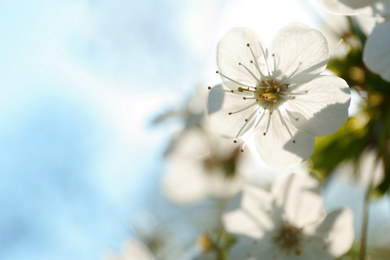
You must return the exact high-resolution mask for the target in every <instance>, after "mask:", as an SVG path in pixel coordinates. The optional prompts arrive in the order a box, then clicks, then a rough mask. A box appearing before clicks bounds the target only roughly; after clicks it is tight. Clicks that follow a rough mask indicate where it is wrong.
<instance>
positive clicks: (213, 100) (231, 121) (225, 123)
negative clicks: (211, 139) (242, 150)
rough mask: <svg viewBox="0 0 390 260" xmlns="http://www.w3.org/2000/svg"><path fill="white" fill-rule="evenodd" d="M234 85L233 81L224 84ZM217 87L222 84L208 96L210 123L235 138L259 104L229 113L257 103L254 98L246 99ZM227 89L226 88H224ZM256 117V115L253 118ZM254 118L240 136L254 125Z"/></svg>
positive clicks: (217, 129) (226, 135)
mask: <svg viewBox="0 0 390 260" xmlns="http://www.w3.org/2000/svg"><path fill="white" fill-rule="evenodd" d="M229 85H232V84H231V83H227V84H224V85H223V86H229ZM216 89H222V86H221V85H217V86H215V87H214V88H213V89H212V90H211V91H210V95H209V98H208V114H209V118H210V124H211V126H212V127H213V128H214V130H215V131H216V132H217V133H219V134H221V135H223V136H225V137H228V138H235V136H236V135H237V134H238V133H239V131H240V130H241V128H242V127H243V126H244V124H245V119H247V118H249V116H250V115H251V114H252V113H253V112H254V111H255V110H257V109H258V106H257V105H254V106H252V107H250V108H248V109H246V110H244V111H242V112H239V113H234V114H232V115H229V113H230V112H235V111H238V110H241V109H243V108H244V107H247V106H249V105H250V104H251V103H253V104H254V103H255V101H252V100H244V99H243V97H242V96H241V95H237V94H233V93H226V92H223V91H218V90H216ZM224 89H226V88H224ZM253 119H255V117H254V118H253ZM253 122H254V120H251V121H250V122H249V123H248V124H247V126H246V127H245V128H244V130H243V131H241V133H240V136H241V135H243V134H244V133H245V132H247V131H248V130H249V129H250V127H251V126H252V125H253Z"/></svg>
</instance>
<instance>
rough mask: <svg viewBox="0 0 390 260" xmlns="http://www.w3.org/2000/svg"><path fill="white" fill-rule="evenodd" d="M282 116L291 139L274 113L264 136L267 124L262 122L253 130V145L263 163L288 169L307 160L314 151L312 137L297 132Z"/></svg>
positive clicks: (287, 119) (286, 118) (285, 116)
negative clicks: (254, 132)
mask: <svg viewBox="0 0 390 260" xmlns="http://www.w3.org/2000/svg"><path fill="white" fill-rule="evenodd" d="M281 112H283V111H281ZM267 114H269V113H267ZM282 116H283V117H284V120H285V122H286V124H287V127H288V129H289V130H290V132H291V135H292V137H291V136H290V134H289V132H288V130H287V127H286V126H285V125H284V124H283V123H282V121H281V119H280V117H279V115H278V113H276V111H275V112H274V113H273V115H272V116H271V121H270V126H269V129H268V131H267V133H266V135H264V132H265V130H266V125H267V122H263V124H260V125H259V126H258V127H257V129H255V131H256V134H255V143H256V148H257V151H258V153H259V154H260V156H261V158H262V159H263V161H264V162H265V163H267V164H268V165H271V166H273V167H275V168H289V167H292V166H294V165H297V164H299V163H301V162H303V161H305V160H307V159H308V158H309V157H310V156H311V155H312V153H313V150H314V137H313V136H311V135H308V134H306V133H304V132H302V131H298V129H297V128H296V127H295V126H294V125H292V124H291V123H290V122H289V118H288V116H287V115H282ZM267 117H268V116H267V115H265V116H264V118H263V119H262V120H264V121H267V120H268V118H267ZM293 140H295V143H293Z"/></svg>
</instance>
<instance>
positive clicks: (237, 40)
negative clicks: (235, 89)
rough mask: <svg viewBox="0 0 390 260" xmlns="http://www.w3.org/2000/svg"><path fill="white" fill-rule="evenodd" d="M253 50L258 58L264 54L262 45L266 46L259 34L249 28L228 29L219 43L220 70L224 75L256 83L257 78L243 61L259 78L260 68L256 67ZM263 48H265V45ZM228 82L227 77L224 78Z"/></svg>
mask: <svg viewBox="0 0 390 260" xmlns="http://www.w3.org/2000/svg"><path fill="white" fill-rule="evenodd" d="M248 43H249V45H250V48H251V49H252V50H253V53H254V56H255V59H256V60H260V58H261V57H262V56H263V54H262V51H261V48H260V45H262V46H264V44H263V43H262V41H261V39H260V38H259V37H258V35H257V34H256V33H255V32H254V31H252V30H251V29H249V28H245V27H237V28H233V29H231V30H230V31H228V32H227V33H226V34H225V36H224V37H223V38H222V40H221V41H220V42H219V44H218V51H217V63H218V68H219V70H220V72H222V73H223V74H224V75H226V76H228V77H230V78H232V79H234V80H236V81H238V82H240V83H243V84H250V85H254V84H255V83H256V80H255V78H254V77H253V76H252V75H251V74H250V73H249V72H248V71H247V70H246V69H245V68H244V67H243V66H240V65H239V63H240V62H241V63H242V64H243V65H245V66H247V67H248V68H249V69H250V70H251V71H252V72H253V73H254V74H255V75H256V76H257V78H259V73H258V70H257V69H256V67H255V63H251V62H250V61H251V60H252V61H254V60H255V59H254V57H253V55H252V53H251V49H250V48H249V47H248V46H247V44H248ZM263 49H265V48H264V47H263ZM223 80H224V81H225V82H226V79H225V78H223Z"/></svg>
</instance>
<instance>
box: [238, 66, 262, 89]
mask: <svg viewBox="0 0 390 260" xmlns="http://www.w3.org/2000/svg"><path fill="white" fill-rule="evenodd" d="M238 65H240V66H243V67H244V69H246V71H248V72H249V73H250V74H251V75H252V77H253V78H254V79H255V80H256V81H257V82H258V83H259V84H260V83H261V81H260V79H258V78H257V77H256V75H255V74H253V72H252V71H250V69H248V68H247V66H245V65H244V64H242V63H241V62H239V63H238Z"/></svg>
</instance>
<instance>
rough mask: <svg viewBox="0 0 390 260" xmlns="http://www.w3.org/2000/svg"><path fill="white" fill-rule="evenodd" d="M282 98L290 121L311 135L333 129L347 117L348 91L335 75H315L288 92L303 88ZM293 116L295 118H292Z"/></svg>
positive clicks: (349, 97) (321, 133)
mask: <svg viewBox="0 0 390 260" xmlns="http://www.w3.org/2000/svg"><path fill="white" fill-rule="evenodd" d="M305 91H308V93H306V94H302V95H296V96H295V99H292V100H289V101H287V102H286V104H285V105H286V109H288V110H289V111H290V112H291V114H292V115H293V117H294V118H291V122H292V123H293V124H294V125H295V126H296V127H297V128H298V129H299V130H302V131H304V132H306V133H308V134H311V135H314V136H324V135H330V134H332V133H334V132H336V131H337V130H338V129H339V128H340V127H341V126H342V125H343V124H344V123H345V121H346V120H347V118H348V107H349V103H350V100H351V92H350V89H349V87H348V85H347V83H346V82H345V81H344V80H343V79H341V78H339V77H335V76H319V77H317V78H315V79H313V80H311V81H309V82H308V83H306V84H303V85H301V86H299V87H297V88H296V89H294V90H292V92H305ZM295 118H297V119H298V120H296V119H295Z"/></svg>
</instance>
